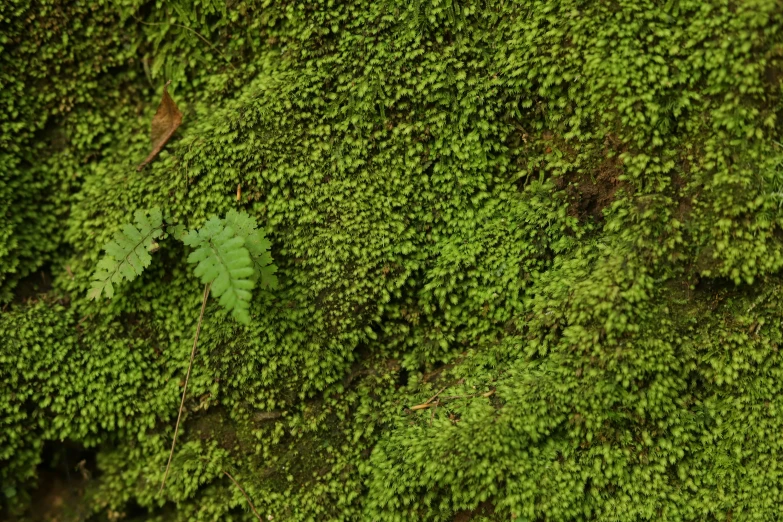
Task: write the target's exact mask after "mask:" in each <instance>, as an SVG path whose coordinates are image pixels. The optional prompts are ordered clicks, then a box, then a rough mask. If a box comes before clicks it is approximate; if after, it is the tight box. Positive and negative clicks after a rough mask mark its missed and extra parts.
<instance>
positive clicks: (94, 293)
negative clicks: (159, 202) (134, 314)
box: [88, 207, 163, 299]
mask: <svg viewBox="0 0 783 522" xmlns="http://www.w3.org/2000/svg"><path fill="white" fill-rule="evenodd" d="M134 218H135V222H136V224H135V226H134V225H130V224H128V225H123V226H122V228H121V229H120V231H119V232H116V233H115V234H114V236H113V238H112V240H111V241H110V242H109V243H107V244H106V246H105V247H104V250H105V251H106V255H105V256H104V257H103V259H101V260H100V261H99V262H98V267H97V269H96V270H95V273H94V274H93V281H92V287H91V289H90V291H89V293H88V297H89V298H90V299H98V298H99V297H100V296H101V294H105V295H106V297H108V298H111V297H113V296H114V284H117V283H120V282H122V281H123V280H128V281H133V280H134V279H135V278H136V277H137V276H138V275H139V274H141V273H142V272H143V271H144V269H145V268H146V267H148V266H149V264H150V261H151V260H152V258H151V257H150V252H151V251H154V249H155V248H156V247H157V243H156V242H155V239H156V238H158V237H160V236H161V234H163V216H162V214H161V211H160V208H157V207H155V208H152V209H150V210H148V211H143V210H137V211H136V212H135V213H134Z"/></svg>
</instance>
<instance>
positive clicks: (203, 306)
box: [158, 283, 212, 493]
mask: <svg viewBox="0 0 783 522" xmlns="http://www.w3.org/2000/svg"><path fill="white" fill-rule="evenodd" d="M211 286H212V283H207V284H206V285H204V298H203V299H202V300H201V314H200V315H199V316H198V325H196V337H195V338H194V339H193V349H192V350H191V351H190V363H189V364H188V373H187V374H186V375H185V387H184V389H183V390H182V401H181V402H180V403H179V413H178V414H177V424H176V425H175V426H174V440H173V441H171V451H170V452H169V461H168V463H167V464H166V472H165V473H164V474H163V482H161V484H160V490H159V491H158V493H160V492H161V491H163V488H165V487H166V479H167V478H168V476H169V469H170V468H171V459H172V457H174V447H175V446H176V445H177V433H179V422H180V420H182V409H183V408H184V406H185V396H186V395H187V393H188V381H189V380H190V370H191V368H193V359H194V358H195V357H196V345H198V335H199V333H201V323H202V322H203V320H204V310H205V309H206V308H207V298H208V297H209V288H210V287H211Z"/></svg>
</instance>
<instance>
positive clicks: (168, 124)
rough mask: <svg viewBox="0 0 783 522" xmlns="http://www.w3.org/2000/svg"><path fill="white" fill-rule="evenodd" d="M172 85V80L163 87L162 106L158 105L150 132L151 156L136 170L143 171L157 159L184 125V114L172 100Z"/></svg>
mask: <svg viewBox="0 0 783 522" xmlns="http://www.w3.org/2000/svg"><path fill="white" fill-rule="evenodd" d="M170 83H171V80H169V81H167V82H166V85H164V86H163V98H161V100H160V105H158V110H157V111H156V112H155V117H153V118H152V126H151V127H152V128H151V132H150V134H151V138H150V139H151V141H152V152H150V155H149V156H147V158H146V159H145V160H144V161H143V162H142V163H141V165H139V166H138V167H136V170H141V169H143V168H144V167H145V166H146V165H147V163H149V162H150V161H152V160H153V159H155V156H157V155H158V154H159V153H160V151H161V150H162V149H163V146H164V145H166V142H168V141H169V139H171V137H172V136H173V135H174V131H176V130H177V128H178V127H179V126H180V124H181V123H182V113H181V112H179V109H178V108H177V104H176V103H174V100H172V99H171V96H170V95H169V91H168V86H169V84H170Z"/></svg>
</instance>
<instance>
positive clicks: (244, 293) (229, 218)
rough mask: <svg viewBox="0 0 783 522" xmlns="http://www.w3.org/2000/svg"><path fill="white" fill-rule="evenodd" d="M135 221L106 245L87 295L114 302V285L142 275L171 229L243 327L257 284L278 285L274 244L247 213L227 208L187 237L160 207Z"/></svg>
mask: <svg viewBox="0 0 783 522" xmlns="http://www.w3.org/2000/svg"><path fill="white" fill-rule="evenodd" d="M134 219H135V224H127V225H123V226H122V227H121V228H120V231H118V232H116V233H115V234H114V236H113V238H112V240H111V241H109V242H108V243H107V244H106V246H105V247H104V250H105V251H106V255H105V256H104V257H103V259H101V260H100V261H99V262H98V266H97V269H96V270H95V273H94V275H93V282H92V288H91V289H90V292H89V297H91V298H93V299H97V298H99V297H100V296H101V295H105V296H106V297H108V298H111V297H113V296H114V285H115V284H118V283H121V282H122V281H132V280H133V279H135V278H136V277H137V276H138V275H139V274H141V272H142V271H144V269H145V268H146V267H147V266H149V264H150V262H151V260H152V258H151V256H150V254H151V253H154V252H155V251H156V250H157V249H158V243H157V241H156V240H157V239H165V238H166V237H168V235H169V234H168V233H167V227H168V231H169V232H170V235H172V236H174V237H175V238H176V239H180V240H182V242H183V243H185V245H187V246H189V247H191V248H192V249H193V252H192V253H191V254H190V255H189V256H188V262H189V263H192V264H195V265H196V268H195V270H194V272H193V273H194V274H195V275H196V276H197V277H198V278H199V279H200V280H201V282H202V283H204V284H205V285H210V286H211V293H212V295H214V296H215V297H219V298H220V301H219V302H220V305H221V306H222V307H223V308H224V309H225V310H226V311H228V312H231V315H232V316H233V317H234V319H236V320H237V321H239V322H240V323H243V324H248V323H249V322H250V313H249V308H250V300H251V297H252V294H251V291H252V290H253V288H255V286H256V285H257V284H259V282H260V286H261V287H262V288H268V289H273V288H276V287H277V277H276V276H275V272H276V271H277V267H275V265H274V264H273V263H272V256H271V254H270V253H269V248H270V246H271V244H270V242H269V240H268V239H266V236H265V234H264V230H263V229H260V228H258V224H257V223H256V220H255V219H254V218H253V217H252V216H250V215H248V214H247V213H246V212H237V211H236V210H229V211H228V213H227V214H226V217H225V218H222V219H221V218H218V217H217V216H213V217H211V218H210V219H209V220H208V221H207V222H206V223H205V224H204V226H203V227H202V228H201V229H200V230H191V231H190V232H188V233H187V234H185V233H184V227H182V226H181V225H176V226H172V225H168V224H167V223H165V222H164V220H163V215H162V213H161V210H160V208H157V207H156V208H152V209H150V210H147V211H143V210H138V211H136V213H135V214H134Z"/></svg>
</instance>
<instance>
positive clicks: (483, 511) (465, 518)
mask: <svg viewBox="0 0 783 522" xmlns="http://www.w3.org/2000/svg"><path fill="white" fill-rule="evenodd" d="M494 513H495V506H493V505H492V502H489V501H485V502H482V503H481V504H479V505H478V507H477V508H476V509H463V510H462V511H458V512H457V513H456V514H455V515H454V522H469V521H470V520H473V517H478V516H484V517H489V516H492V515H493V514H494Z"/></svg>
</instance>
